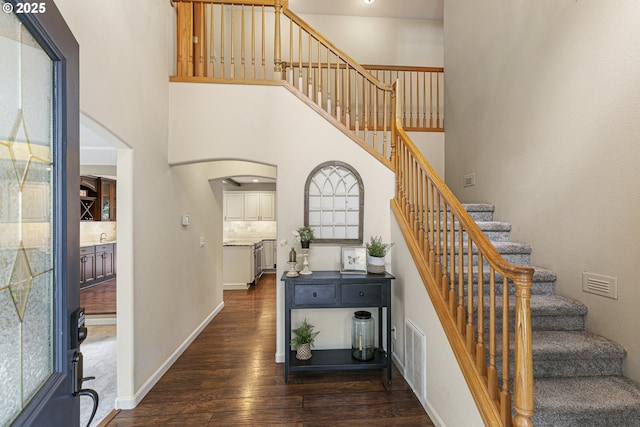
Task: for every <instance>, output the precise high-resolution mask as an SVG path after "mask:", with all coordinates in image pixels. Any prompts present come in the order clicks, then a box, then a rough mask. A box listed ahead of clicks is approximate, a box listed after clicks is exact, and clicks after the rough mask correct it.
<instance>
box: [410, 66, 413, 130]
mask: <svg viewBox="0 0 640 427" xmlns="http://www.w3.org/2000/svg"><path fill="white" fill-rule="evenodd" d="M409 83H410V87H409V127H413V126H414V122H413V120H414V109H413V72H411V71H409Z"/></svg>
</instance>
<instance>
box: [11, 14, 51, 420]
mask: <svg viewBox="0 0 640 427" xmlns="http://www.w3.org/2000/svg"><path fill="white" fill-rule="evenodd" d="M0 5H4V2H3V1H0ZM53 77H54V76H53V63H52V61H51V59H50V58H49V56H48V55H47V53H45V51H44V50H43V49H42V48H41V47H40V45H39V44H38V42H37V41H36V40H35V39H34V38H33V37H32V36H31V34H30V33H29V32H28V31H27V30H26V29H25V28H24V27H23V25H22V24H21V23H20V21H19V20H18V19H17V18H16V16H15V15H14V14H12V13H2V14H0V79H1V82H2V84H1V85H0V99H2V102H0V384H2V387H0V425H7V424H10V423H11V422H12V420H14V419H15V418H16V416H17V415H18V414H19V413H20V411H22V409H23V408H24V407H25V406H26V404H27V403H29V401H30V400H31V399H32V398H33V396H34V395H35V394H36V393H37V392H38V390H39V389H40V387H41V386H42V385H43V384H44V383H45V382H46V381H47V379H48V378H49V376H50V375H51V374H52V373H53V362H54V360H53V359H54V357H53V339H54V338H53V318H54V313H53V243H52V242H53V239H52V237H53V236H52V230H53V219H54V218H53V213H52V200H53V191H54V189H53V184H52V182H53V181H52V177H53V167H54V165H53V164H52V161H51V159H52V147H53V136H52V135H53V132H52V123H53V120H52V119H53Z"/></svg>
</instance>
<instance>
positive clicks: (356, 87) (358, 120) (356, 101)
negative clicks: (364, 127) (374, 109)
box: [353, 70, 360, 135]
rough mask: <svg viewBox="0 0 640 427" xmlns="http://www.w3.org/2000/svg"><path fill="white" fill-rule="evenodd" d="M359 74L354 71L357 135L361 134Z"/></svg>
mask: <svg viewBox="0 0 640 427" xmlns="http://www.w3.org/2000/svg"><path fill="white" fill-rule="evenodd" d="M358 75H359V74H358V72H357V71H355V70H354V76H355V81H354V82H353V87H354V92H355V102H354V104H355V107H356V111H355V116H356V123H355V125H356V132H355V133H356V135H357V134H358V133H359V132H360V113H359V109H358Z"/></svg>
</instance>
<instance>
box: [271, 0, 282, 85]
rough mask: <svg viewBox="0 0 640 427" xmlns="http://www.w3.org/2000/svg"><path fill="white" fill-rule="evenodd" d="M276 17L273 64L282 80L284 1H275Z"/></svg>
mask: <svg viewBox="0 0 640 427" xmlns="http://www.w3.org/2000/svg"><path fill="white" fill-rule="evenodd" d="M273 6H274V8H275V10H276V15H275V40H274V44H273V50H274V52H273V62H274V67H275V68H274V71H275V72H276V73H280V78H281V79H282V53H281V52H282V47H281V46H280V43H281V40H280V38H281V37H280V14H281V13H282V1H281V0H275V1H274V4H273Z"/></svg>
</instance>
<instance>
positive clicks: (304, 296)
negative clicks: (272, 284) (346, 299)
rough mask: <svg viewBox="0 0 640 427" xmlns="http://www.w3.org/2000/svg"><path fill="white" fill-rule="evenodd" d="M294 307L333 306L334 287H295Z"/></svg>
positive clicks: (334, 299)
mask: <svg viewBox="0 0 640 427" xmlns="http://www.w3.org/2000/svg"><path fill="white" fill-rule="evenodd" d="M293 303H294V304H295V305H298V306H299V305H334V304H336V285H335V284H333V283H329V284H326V285H296V286H294V291H293Z"/></svg>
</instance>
